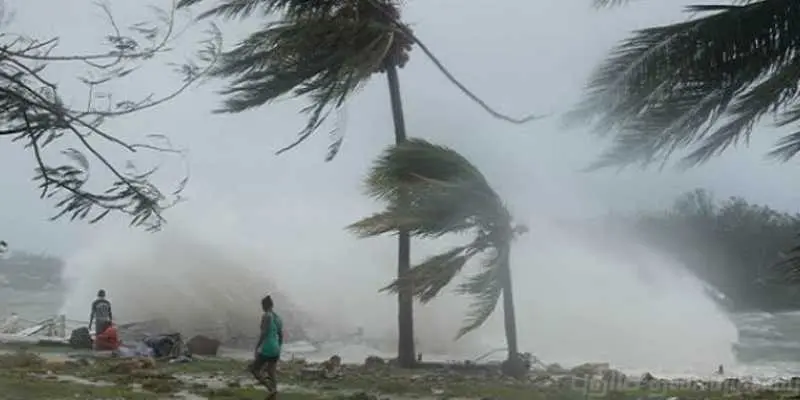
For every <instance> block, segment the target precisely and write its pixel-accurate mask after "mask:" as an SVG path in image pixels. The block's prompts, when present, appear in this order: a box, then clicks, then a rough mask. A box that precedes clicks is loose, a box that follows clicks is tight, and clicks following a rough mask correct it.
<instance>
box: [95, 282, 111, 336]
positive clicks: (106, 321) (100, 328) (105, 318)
mask: <svg viewBox="0 0 800 400" xmlns="http://www.w3.org/2000/svg"><path fill="white" fill-rule="evenodd" d="M113 319H114V318H113V316H112V314H111V302H110V301H108V300H107V299H106V291H105V290H102V289H101V290H99V291H98V292H97V299H96V300H95V301H94V302H92V313H91V314H89V329H91V328H92V322H94V323H95V324H94V327H95V330H94V332H95V334H96V335H99V334H101V333H103V332H104V331H105V330H106V329H108V327H109V326H111V321H113Z"/></svg>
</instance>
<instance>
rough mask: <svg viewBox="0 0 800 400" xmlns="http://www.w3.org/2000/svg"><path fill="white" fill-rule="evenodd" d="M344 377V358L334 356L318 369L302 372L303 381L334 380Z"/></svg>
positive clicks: (306, 369)
mask: <svg viewBox="0 0 800 400" xmlns="http://www.w3.org/2000/svg"><path fill="white" fill-rule="evenodd" d="M341 376H342V358H341V357H339V356H338V355H334V356H332V357H331V358H329V359H328V360H327V361H325V362H323V363H322V364H320V365H319V366H318V367H307V368H303V369H302V370H300V377H301V378H303V379H333V378H338V377H341Z"/></svg>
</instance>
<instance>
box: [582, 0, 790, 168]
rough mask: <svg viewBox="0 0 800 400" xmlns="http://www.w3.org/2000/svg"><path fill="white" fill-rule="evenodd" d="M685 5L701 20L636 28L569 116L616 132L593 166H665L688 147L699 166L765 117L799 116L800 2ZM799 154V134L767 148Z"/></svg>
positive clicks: (609, 1)
mask: <svg viewBox="0 0 800 400" xmlns="http://www.w3.org/2000/svg"><path fill="white" fill-rule="evenodd" d="M595 3H596V4H597V5H615V4H620V3H625V1H621V0H596V1H595ZM688 11H690V12H693V13H700V17H698V18H693V19H691V20H689V21H686V22H680V23H675V24H671V25H665V26H658V27H653V28H647V29H642V30H639V31H637V32H636V33H635V34H634V35H633V36H631V37H630V38H628V39H627V40H625V41H624V42H622V43H621V44H620V45H619V46H617V48H616V49H615V50H614V51H613V52H612V53H611V55H610V56H609V57H608V59H607V60H606V61H605V62H604V63H603V64H602V65H601V66H600V67H599V68H598V69H597V71H596V72H595V74H594V75H593V77H592V78H591V80H590V82H589V85H588V95H587V97H586V99H585V102H583V104H582V105H581V106H580V107H579V109H578V110H577V111H576V112H575V113H572V114H570V115H569V118H570V119H572V120H573V121H577V122H592V123H593V125H594V128H596V130H597V132H599V133H603V134H612V135H613V138H614V145H613V147H612V148H611V150H610V151H609V152H608V153H607V154H606V156H605V157H604V158H602V159H601V160H600V161H599V162H598V163H597V164H596V165H595V166H596V167H605V166H623V165H629V164H641V165H647V164H649V163H652V162H662V163H663V162H665V161H666V159H667V158H668V157H670V155H672V153H673V152H674V151H676V150H679V149H683V148H686V147H691V151H690V153H689V154H688V156H686V157H685V159H684V162H685V163H686V165H687V166H688V165H694V164H697V163H701V162H704V161H707V160H708V159H709V158H711V157H713V156H715V155H717V154H720V152H722V151H724V150H725V149H727V148H728V147H729V146H731V145H734V144H736V143H738V142H741V141H744V140H747V138H748V137H749V135H750V133H751V132H752V129H753V127H754V125H755V124H756V123H757V122H758V121H759V120H760V119H761V118H762V117H764V116H765V115H768V114H772V115H774V116H775V117H776V121H777V124H778V125H779V126H786V125H790V124H792V125H793V124H796V123H797V122H798V121H800V102H798V95H800V92H798V81H800V24H799V23H798V22H797V21H800V3H798V2H797V1H794V0H760V1H756V0H750V1H735V2H732V3H731V4H726V5H697V6H689V7H688ZM798 151H800V133H793V134H790V135H788V136H785V137H784V138H782V139H781V140H780V141H779V142H778V144H777V147H776V148H775V149H774V150H773V151H772V152H771V153H770V154H771V155H772V156H774V157H777V158H779V159H782V160H788V159H789V158H791V157H793V156H794V155H795V154H797V152H798Z"/></svg>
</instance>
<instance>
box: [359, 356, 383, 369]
mask: <svg viewBox="0 0 800 400" xmlns="http://www.w3.org/2000/svg"><path fill="white" fill-rule="evenodd" d="M384 365H386V361H384V359H382V358H380V357H378V356H369V357H367V359H366V360H364V367H366V368H375V367H382V366H384Z"/></svg>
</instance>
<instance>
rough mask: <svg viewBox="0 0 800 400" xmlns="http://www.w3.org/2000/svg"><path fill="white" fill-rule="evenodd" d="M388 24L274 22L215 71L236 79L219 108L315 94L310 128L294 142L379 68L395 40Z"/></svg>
mask: <svg viewBox="0 0 800 400" xmlns="http://www.w3.org/2000/svg"><path fill="white" fill-rule="evenodd" d="M383 29H384V28H382V27H375V26H374V25H371V24H369V25H367V24H363V23H355V22H353V21H350V20H336V19H316V18H302V19H295V20H286V21H281V22H277V23H272V24H268V25H267V26H266V27H265V28H264V29H262V30H259V31H258V32H255V33H253V34H252V35H250V37H248V38H247V39H245V40H244V41H242V42H241V43H239V45H238V46H236V47H235V48H234V49H232V50H230V51H228V52H226V53H224V54H223V57H222V60H221V62H220V64H219V67H218V68H217V69H216V71H214V75H215V76H217V77H222V78H230V79H231V81H232V83H231V85H230V86H229V87H228V88H227V89H226V90H224V91H223V92H222V94H223V95H225V96H227V99H226V100H225V102H224V106H223V108H222V109H220V110H218V112H227V113H237V112H242V111H245V110H249V109H253V108H256V107H259V106H262V105H264V104H266V103H268V102H270V101H273V100H276V99H278V98H280V97H283V96H286V95H291V96H295V97H299V96H306V95H307V96H309V98H310V100H311V105H310V106H309V107H307V108H305V109H304V110H303V112H306V113H309V114H310V115H309V119H308V122H307V124H306V126H305V128H304V129H303V130H302V131H301V132H300V134H299V138H298V140H297V142H296V143H294V144H292V145H291V146H288V147H287V148H284V149H282V150H281V151H280V152H282V151H285V150H288V149H289V148H292V147H294V146H295V145H296V144H298V143H299V142H301V141H303V140H304V139H306V138H307V137H309V136H310V135H311V134H312V133H313V132H314V131H316V129H317V128H318V127H319V126H320V125H321V124H322V122H324V121H325V119H326V118H327V116H328V115H329V114H330V112H331V111H333V110H335V109H338V108H339V107H341V106H342V104H343V103H344V101H345V99H346V98H347V97H348V96H349V95H350V94H351V93H353V92H355V91H357V90H358V89H359V88H360V87H361V86H362V85H363V84H364V83H366V81H367V79H369V77H370V76H371V75H372V74H373V73H375V72H376V71H378V70H379V69H380V68H381V66H382V64H383V62H384V59H385V57H386V54H387V52H388V51H389V48H390V46H391V45H392V42H393V34H392V33H391V32H388V31H385V30H383Z"/></svg>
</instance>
